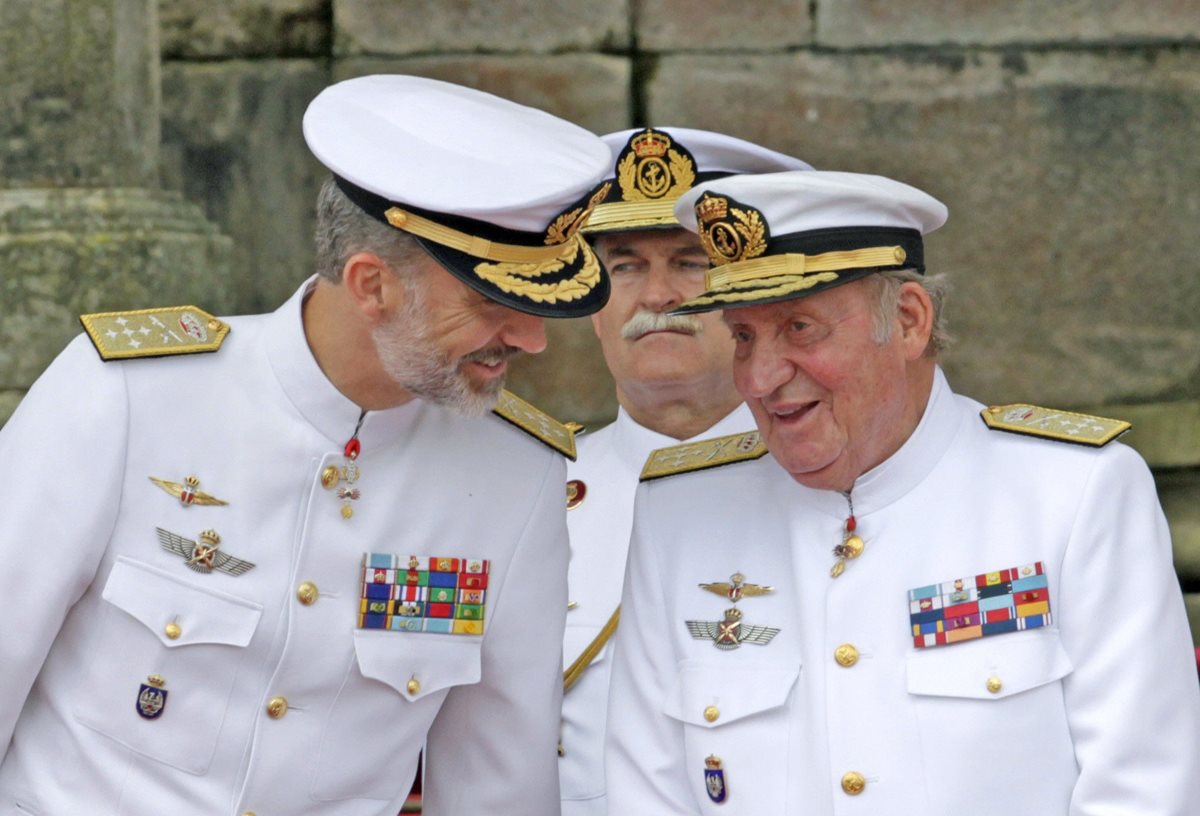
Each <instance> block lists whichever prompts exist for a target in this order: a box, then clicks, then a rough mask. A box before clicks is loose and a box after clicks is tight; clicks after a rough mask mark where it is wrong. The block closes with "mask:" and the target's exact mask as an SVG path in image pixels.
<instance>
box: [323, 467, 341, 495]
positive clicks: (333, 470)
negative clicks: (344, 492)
mask: <svg viewBox="0 0 1200 816" xmlns="http://www.w3.org/2000/svg"><path fill="white" fill-rule="evenodd" d="M341 479H342V477H341V474H340V473H338V469H337V467H336V466H334V465H329V466H328V467H326V468H325V469H324V470H322V471H321V487H323V488H325V489H326V490H332V489H333V488H334V487H335V486H336V485H337V483H338V482H340V481H341Z"/></svg>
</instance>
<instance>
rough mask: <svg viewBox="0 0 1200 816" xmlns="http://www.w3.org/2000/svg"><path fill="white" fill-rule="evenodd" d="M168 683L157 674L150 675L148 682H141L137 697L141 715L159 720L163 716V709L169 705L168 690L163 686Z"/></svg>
mask: <svg viewBox="0 0 1200 816" xmlns="http://www.w3.org/2000/svg"><path fill="white" fill-rule="evenodd" d="M166 684H167V681H166V680H164V679H163V678H162V677H160V676H159V675H157V674H152V675H150V676H149V677H147V678H146V682H145V683H142V684H141V686H140V687H139V688H138V697H137V713H138V716H139V717H142V718H143V719H147V720H157V719H158V718H159V717H161V716H162V713H163V709H164V708H166V707H167V690H166V689H164V688H163V686H165V685H166Z"/></svg>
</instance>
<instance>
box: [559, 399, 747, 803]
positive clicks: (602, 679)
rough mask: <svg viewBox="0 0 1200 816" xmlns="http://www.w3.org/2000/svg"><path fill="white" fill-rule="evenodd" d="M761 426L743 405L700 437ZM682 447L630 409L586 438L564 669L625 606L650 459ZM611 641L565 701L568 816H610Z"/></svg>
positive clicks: (571, 470)
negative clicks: (640, 492) (638, 500)
mask: <svg viewBox="0 0 1200 816" xmlns="http://www.w3.org/2000/svg"><path fill="white" fill-rule="evenodd" d="M753 428H754V416H753V415H752V414H751V413H750V409H749V408H747V407H746V406H745V405H740V406H738V407H737V408H736V409H735V410H733V411H732V412H730V414H729V415H728V416H726V417H725V418H723V419H721V420H720V421H719V422H717V424H715V425H713V426H712V427H711V428H709V429H708V430H707V431H705V432H704V433H702V434H698V435H697V436H695V437H693V439H692V440H688V441H694V440H696V439H710V438H712V437H716V436H726V435H728V434H735V433H742V432H744V431H748V430H751V429H753ZM678 444H681V443H680V442H679V441H678V440H676V439H673V438H671V437H669V436H666V435H664V434H660V433H657V432H655V431H652V430H650V429H649V428H644V427H642V426H641V425H639V424H638V423H636V422H634V421H633V419H631V418H630V416H629V414H627V413H625V411H624V410H620V411H618V413H617V418H616V420H615V421H614V422H613V423H612V424H611V425H607V426H605V427H604V428H602V429H600V430H598V431H595V432H593V433H588V434H585V435H584V436H581V437H580V438H579V457H578V461H576V462H572V463H568V465H567V478H569V479H579V480H581V481H583V483H584V484H585V485H586V489H587V494H586V496H585V497H584V500H583V503H582V504H580V505H579V506H578V507H576V508H574V509H573V510H571V511H569V512H568V513H567V527H568V528H569V529H570V531H571V566H570V570H569V573H568V574H569V576H570V577H569V585H570V592H569V597H570V599H571V601H573V602H574V603H575V604H576V606H575V607H574V608H572V609H571V611H570V612H568V613H567V631H566V636H565V638H564V641H563V644H564V648H563V667H564V668H566V666H568V665H570V664H571V663H572V662H573V661H574V660H575V658H577V657H578V656H579V655H580V653H581V652H582V651H583V650H584V649H585V648H586V647H587V645H588V644H589V643H591V642H592V640H593V639H594V638H595V637H596V635H598V634H599V633H600V630H601V629H602V628H603V627H604V624H605V623H606V622H607V621H608V619H609V616H610V615H612V612H613V610H614V609H616V608H617V604H619V603H620V601H621V581H622V578H623V576H624V574H625V554H626V552H627V551H628V547H629V530H630V528H631V527H632V526H633V497H634V494H635V493H636V492H637V486H638V476H639V475H640V474H641V472H642V465H644V464H645V463H646V458H647V457H648V456H649V455H650V453H651V452H652V451H654V450H657V449H658V448H667V447H671V446H672V445H678ZM611 652H612V641H611V640H610V641H609V643H608V644H607V645H606V646H605V647H604V649H602V650H601V651H600V653H599V654H598V655H597V656H596V658H595V659H594V660H593V661H592V663H591V664H590V665H589V666H588V669H587V671H585V672H584V673H583V675H582V676H580V678H579V680H578V682H576V684H575V685H574V686H573V687H572V688H571V690H570V691H569V692H567V694H566V697H565V698H564V699H563V717H562V720H563V721H562V736H561V740H562V746H563V756H562V757H561V758H560V759H559V761H558V769H559V777H560V783H561V786H562V797H563V803H562V806H563V816H604V815H605V813H606V812H607V811H606V809H605V806H606V805H605V798H604V721H605V717H606V714H607V711H608V678H609V672H610V671H611V670H612V658H611V656H610V655H611Z"/></svg>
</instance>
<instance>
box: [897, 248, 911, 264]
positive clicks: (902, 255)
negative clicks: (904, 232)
mask: <svg viewBox="0 0 1200 816" xmlns="http://www.w3.org/2000/svg"><path fill="white" fill-rule="evenodd" d="M895 257H896V263H904V261H905V260H907V259H908V253H907V252H905V251H904V247H896V252H895Z"/></svg>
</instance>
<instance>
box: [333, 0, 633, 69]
mask: <svg viewBox="0 0 1200 816" xmlns="http://www.w3.org/2000/svg"><path fill="white" fill-rule="evenodd" d="M333 19H334V48H335V49H336V53H337V54H338V55H339V56H349V55H353V54H392V55H403V54H430V53H437V52H439V51H443V52H444V51H491V52H514V51H522V52H531V51H532V52H535V53H548V52H553V51H561V50H566V49H593V50H595V49H609V48H625V47H626V46H627V45H628V44H629V9H628V0H595V2H590V3H540V4H537V5H536V6H532V7H531V6H530V4H529V3H526V2H523V0H493V2H487V3H480V2H472V0H443V2H439V3H430V2H426V0H334V3H333Z"/></svg>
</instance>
